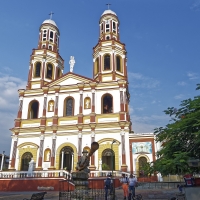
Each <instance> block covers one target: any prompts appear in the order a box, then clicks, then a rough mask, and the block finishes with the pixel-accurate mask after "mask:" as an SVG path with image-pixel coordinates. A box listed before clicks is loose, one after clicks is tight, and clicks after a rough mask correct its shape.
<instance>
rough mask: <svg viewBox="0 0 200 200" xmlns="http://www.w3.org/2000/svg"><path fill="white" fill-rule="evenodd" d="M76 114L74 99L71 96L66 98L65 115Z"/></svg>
mask: <svg viewBox="0 0 200 200" xmlns="http://www.w3.org/2000/svg"><path fill="white" fill-rule="evenodd" d="M73 115H74V99H73V98H72V97H69V98H67V99H66V100H65V113H64V116H73Z"/></svg>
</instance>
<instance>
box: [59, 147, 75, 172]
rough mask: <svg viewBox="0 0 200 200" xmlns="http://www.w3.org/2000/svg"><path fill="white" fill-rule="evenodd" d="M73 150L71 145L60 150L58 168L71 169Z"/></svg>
mask: <svg viewBox="0 0 200 200" xmlns="http://www.w3.org/2000/svg"><path fill="white" fill-rule="evenodd" d="M73 157H74V151H73V149H72V148H71V147H69V146H67V147H63V148H62V149H61V152H60V169H66V170H67V171H71V170H72V169H73V168H74V166H73V163H74V162H73V160H74V159H73Z"/></svg>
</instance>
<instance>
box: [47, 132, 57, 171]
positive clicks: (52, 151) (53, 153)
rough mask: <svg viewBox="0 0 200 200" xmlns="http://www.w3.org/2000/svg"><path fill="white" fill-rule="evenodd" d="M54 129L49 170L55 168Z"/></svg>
mask: <svg viewBox="0 0 200 200" xmlns="http://www.w3.org/2000/svg"><path fill="white" fill-rule="evenodd" d="M56 132H57V131H56V130H53V136H52V148H51V166H50V168H49V169H50V170H52V169H55V150H56V137H57V136H56Z"/></svg>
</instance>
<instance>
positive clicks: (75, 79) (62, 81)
mask: <svg viewBox="0 0 200 200" xmlns="http://www.w3.org/2000/svg"><path fill="white" fill-rule="evenodd" d="M93 81H94V80H93V79H90V78H87V77H84V76H81V75H78V74H75V73H72V72H68V73H67V74H65V75H63V76H62V77H60V78H59V79H57V80H54V81H52V82H50V83H48V84H47V85H46V86H49V87H52V86H55V85H60V86H64V85H76V84H78V83H89V82H93Z"/></svg>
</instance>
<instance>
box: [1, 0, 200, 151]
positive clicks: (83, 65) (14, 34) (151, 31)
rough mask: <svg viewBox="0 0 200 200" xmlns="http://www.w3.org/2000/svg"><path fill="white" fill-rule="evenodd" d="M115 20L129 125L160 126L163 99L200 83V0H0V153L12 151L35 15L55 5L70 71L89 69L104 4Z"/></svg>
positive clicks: (175, 99)
mask: <svg viewBox="0 0 200 200" xmlns="http://www.w3.org/2000/svg"><path fill="white" fill-rule="evenodd" d="M106 3H111V4H112V5H111V7H110V8H111V9H112V10H113V11H114V12H116V13H117V15H118V17H119V20H120V23H121V24H120V38H121V42H123V43H125V44H126V49H127V52H128V55H127V56H128V74H129V90H130V93H131V102H130V110H131V119H132V123H133V130H134V132H137V133H138V132H143V133H144V132H153V129H154V128H156V127H159V126H165V125H166V124H167V123H168V120H169V119H168V118H167V116H165V114H164V113H163V110H165V109H166V108H167V107H171V106H175V107H178V106H179V104H180V102H181V100H184V99H187V98H190V97H194V96H196V95H198V94H199V93H198V92H197V91H195V88H196V84H197V83H200V81H199V78H200V70H199V68H200V0H109V1H107V0H106V1H105V0H73V1H70V0H60V1H52V0H42V1H41V0H34V1H28V0H19V1H11V0H2V1H1V3H0V24H1V29H0V89H1V95H0V118H1V120H0V138H1V140H0V153H1V152H2V151H3V150H5V151H6V153H7V154H9V151H10V141H11V139H10V135H11V132H10V131H9V130H8V129H9V128H12V127H13V125H14V121H13V120H14V119H15V118H16V117H17V109H18V93H17V90H18V89H19V88H25V85H26V82H27V77H28V68H29V59H30V54H31V52H32V49H33V48H36V47H37V44H38V33H39V27H40V25H41V23H42V22H43V21H44V20H45V19H48V18H49V15H48V14H49V13H50V12H51V11H53V12H54V13H55V14H54V15H53V20H55V22H56V23H57V25H58V27H59V30H60V33H61V37H60V55H61V56H62V57H63V59H64V60H65V70H64V72H65V73H67V72H68V71H69V65H68V62H69V58H70V56H71V55H73V56H75V60H76V64H75V68H74V72H75V73H78V74H81V75H84V76H87V77H92V48H93V47H94V46H95V45H96V44H97V42H98V37H99V25H98V22H99V19H100V16H101V14H102V13H103V11H104V10H105V9H107V7H106V5H105V4H106Z"/></svg>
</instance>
